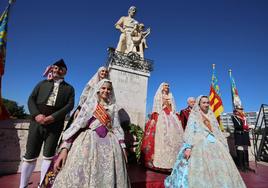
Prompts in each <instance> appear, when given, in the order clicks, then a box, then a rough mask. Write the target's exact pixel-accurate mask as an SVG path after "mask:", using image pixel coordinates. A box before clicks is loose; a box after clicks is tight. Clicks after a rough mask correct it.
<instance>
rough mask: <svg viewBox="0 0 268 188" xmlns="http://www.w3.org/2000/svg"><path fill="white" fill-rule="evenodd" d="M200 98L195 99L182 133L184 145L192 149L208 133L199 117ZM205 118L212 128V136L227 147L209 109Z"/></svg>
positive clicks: (200, 116)
mask: <svg viewBox="0 0 268 188" xmlns="http://www.w3.org/2000/svg"><path fill="white" fill-rule="evenodd" d="M201 98H202V95H201V96H199V97H198V98H197V99H196V102H195V105H194V107H193V108H192V110H191V113H190V116H189V119H188V122H187V126H186V130H185V133H184V142H185V143H186V144H189V145H191V146H192V147H194V145H196V144H198V143H199V142H200V141H201V140H202V139H204V137H207V136H208V134H209V133H210V131H209V129H208V128H207V126H206V125H205V124H204V123H203V119H202V115H201V109H200V106H199V102H200V100H201ZM206 117H207V118H208V119H209V121H210V123H211V126H212V131H213V132H212V134H213V135H214V136H215V138H216V139H217V140H219V141H220V142H222V144H223V145H225V146H226V147H228V146H227V142H226V139H225V137H224V135H223V134H222V132H221V130H220V129H219V123H218V121H217V119H216V117H215V115H214V113H213V112H212V110H211V109H209V110H208V113H207V114H206Z"/></svg>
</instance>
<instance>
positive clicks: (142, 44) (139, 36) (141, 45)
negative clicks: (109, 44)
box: [130, 23, 151, 59]
mask: <svg viewBox="0 0 268 188" xmlns="http://www.w3.org/2000/svg"><path fill="white" fill-rule="evenodd" d="M150 32H151V29H150V28H148V29H147V30H146V31H144V24H143V23H139V24H136V25H135V27H134V30H133V31H132V33H131V41H132V44H131V48H130V50H131V51H132V52H136V53H138V54H139V55H140V57H141V58H142V59H144V49H145V48H148V46H147V44H146V37H147V36H148V35H149V34H150Z"/></svg>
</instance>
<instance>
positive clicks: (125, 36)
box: [115, 6, 151, 59]
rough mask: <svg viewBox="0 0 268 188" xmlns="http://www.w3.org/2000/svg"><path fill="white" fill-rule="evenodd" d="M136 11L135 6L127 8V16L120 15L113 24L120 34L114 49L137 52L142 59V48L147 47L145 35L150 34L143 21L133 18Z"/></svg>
mask: <svg viewBox="0 0 268 188" xmlns="http://www.w3.org/2000/svg"><path fill="white" fill-rule="evenodd" d="M136 12H137V8H136V7H135V6H131V7H130V8H129V10H128V16H122V17H121V18H120V19H119V20H118V21H117V22H116V24H115V28H116V29H118V30H120V32H121V35H120V38H119V42H118V44H117V47H116V51H118V52H122V53H125V54H128V53H130V52H134V53H137V54H138V55H139V56H140V57H141V59H144V49H145V48H148V46H147V44H146V37H147V36H148V35H149V34H150V32H151V30H150V28H148V29H146V30H145V26H144V24H143V23H139V22H138V21H137V20H135V19H134V17H135V15H136Z"/></svg>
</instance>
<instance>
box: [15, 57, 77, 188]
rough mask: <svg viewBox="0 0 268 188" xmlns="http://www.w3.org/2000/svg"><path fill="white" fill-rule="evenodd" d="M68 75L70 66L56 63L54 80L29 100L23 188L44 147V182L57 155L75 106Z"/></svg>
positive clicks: (42, 172) (44, 84)
mask: <svg viewBox="0 0 268 188" xmlns="http://www.w3.org/2000/svg"><path fill="white" fill-rule="evenodd" d="M66 73H67V66H66V65H65V63H64V61H63V60H62V59H61V60H59V61H57V62H56V63H54V64H53V69H52V79H51V80H43V81H41V82H39V83H38V84H37V85H36V87H35V88H34V90H33V91H32V93H31V95H30V97H29V99H28V108H29V111H30V114H31V117H32V120H31V123H30V127H29V133H28V139H27V145H26V153H25V155H24V157H23V162H22V166H21V181H20V188H22V187H23V188H24V187H27V185H28V181H29V179H30V176H31V174H32V172H33V170H34V168H35V165H36V160H37V158H38V156H39V154H40V151H41V147H42V145H43V144H44V147H43V161H42V165H41V178H40V182H41V181H42V180H43V178H44V176H45V173H46V171H47V169H48V167H49V166H50V163H51V160H52V158H53V156H54V154H55V150H56V147H57V143H58V140H59V137H60V135H61V132H62V130H63V127H64V119H65V116H66V114H67V113H69V112H70V111H71V110H72V109H73V106H74V88H73V87H72V86H71V85H70V84H68V83H67V82H65V81H64V76H65V75H66Z"/></svg>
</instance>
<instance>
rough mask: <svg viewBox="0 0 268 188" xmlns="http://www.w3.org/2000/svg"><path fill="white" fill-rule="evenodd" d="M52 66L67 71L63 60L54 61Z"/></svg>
mask: <svg viewBox="0 0 268 188" xmlns="http://www.w3.org/2000/svg"><path fill="white" fill-rule="evenodd" d="M53 65H56V66H58V67H61V68H65V69H66V70H67V66H66V64H65V63H64V60H63V59H60V60H58V61H56V62H55V63H54V64H53Z"/></svg>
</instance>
